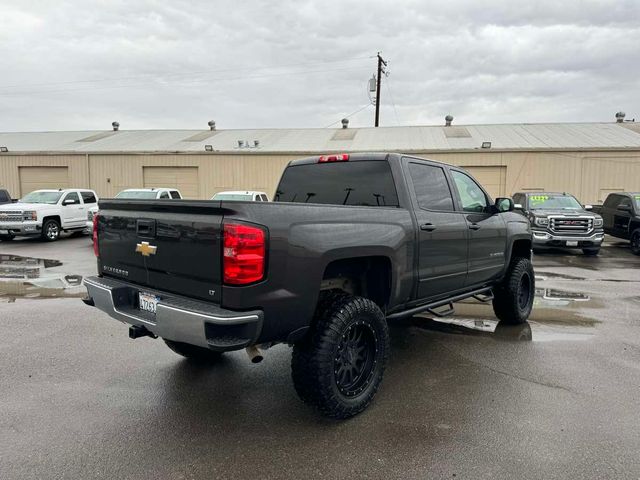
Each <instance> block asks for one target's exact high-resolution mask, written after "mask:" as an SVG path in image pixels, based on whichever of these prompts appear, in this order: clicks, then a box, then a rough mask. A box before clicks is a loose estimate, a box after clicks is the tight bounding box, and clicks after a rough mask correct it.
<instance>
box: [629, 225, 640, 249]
mask: <svg viewBox="0 0 640 480" xmlns="http://www.w3.org/2000/svg"><path fill="white" fill-rule="evenodd" d="M631 253H633V254H634V255H640V230H636V231H635V232H633V233H632V234H631Z"/></svg>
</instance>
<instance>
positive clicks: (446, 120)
mask: <svg viewBox="0 0 640 480" xmlns="http://www.w3.org/2000/svg"><path fill="white" fill-rule="evenodd" d="M451 122H453V115H447V116H446V117H444V126H445V127H450V126H451Z"/></svg>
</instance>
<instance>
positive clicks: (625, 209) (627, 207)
mask: <svg viewBox="0 0 640 480" xmlns="http://www.w3.org/2000/svg"><path fill="white" fill-rule="evenodd" d="M616 210H622V211H623V212H630V211H631V205H618V208H617V209H616Z"/></svg>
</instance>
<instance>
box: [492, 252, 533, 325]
mask: <svg viewBox="0 0 640 480" xmlns="http://www.w3.org/2000/svg"><path fill="white" fill-rule="evenodd" d="M534 294H535V277H534V274H533V265H532V264H531V260H529V259H528V258H522V257H517V258H515V259H514V260H513V261H512V262H511V265H509V270H508V271H507V274H506V276H505V278H504V280H503V281H502V283H500V285H498V286H496V287H495V288H494V289H493V311H494V312H495V314H496V317H498V318H499V319H500V320H501V321H503V322H505V323H510V324H519V323H524V322H526V321H527V318H529V315H530V314H531V309H532V308H533V298H534Z"/></svg>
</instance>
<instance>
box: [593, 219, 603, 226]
mask: <svg viewBox="0 0 640 480" xmlns="http://www.w3.org/2000/svg"><path fill="white" fill-rule="evenodd" d="M593 226H594V227H601V226H602V219H601V218H596V219H595V220H594V221H593Z"/></svg>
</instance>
